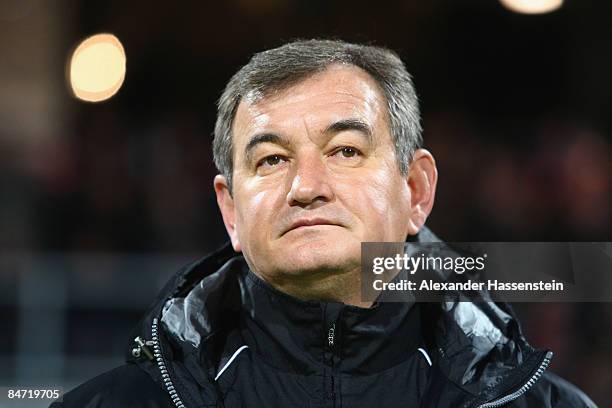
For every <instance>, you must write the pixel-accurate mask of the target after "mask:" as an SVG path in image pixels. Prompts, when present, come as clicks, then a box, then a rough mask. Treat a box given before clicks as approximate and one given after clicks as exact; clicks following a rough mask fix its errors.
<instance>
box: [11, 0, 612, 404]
mask: <svg viewBox="0 0 612 408" xmlns="http://www.w3.org/2000/svg"><path fill="white" fill-rule="evenodd" d="M103 32H108V33H112V34H114V35H116V36H117V37H118V38H119V40H120V41H121V42H122V44H123V46H124V48H125V53H126V56H127V73H126V77H125V82H124V83H123V86H122V87H121V88H120V90H119V91H118V93H117V94H115V95H114V96H113V97H112V98H110V99H108V100H106V101H103V102H100V103H87V102H83V101H80V100H78V99H76V98H74V97H73V96H72V93H71V91H70V89H69V88H70V87H69V85H67V82H66V75H65V74H66V66H67V62H68V61H69V59H70V55H71V52H72V50H73V47H75V46H76V45H77V44H78V43H79V42H80V41H82V40H83V39H84V38H86V37H87V36H90V35H93V34H97V33H103ZM312 37H318V38H320V37H333V38H340V39H344V40H349V41H355V42H368V43H374V44H377V45H384V46H387V47H389V48H392V49H394V50H396V51H397V52H398V53H399V54H400V56H401V57H402V59H403V60H404V62H405V64H406V66H407V68H408V70H409V71H410V72H411V73H412V74H413V76H414V81H415V85H416V88H417V92H418V94H419V96H420V100H421V108H422V113H423V127H424V139H425V144H426V147H427V148H428V149H429V150H430V151H432V153H433V154H434V156H435V157H436V159H437V165H438V169H439V188H438V193H437V197H436V204H435V207H434V210H433V213H432V215H431V217H430V219H429V221H428V225H429V226H430V227H431V228H432V229H433V230H434V232H436V233H437V234H438V235H439V236H440V237H441V238H443V239H445V240H447V241H612V239H611V238H612V211H611V209H612V136H611V135H612V104H611V103H610V102H609V100H610V99H611V97H612V46H611V40H612V2H610V1H607V0H600V1H588V2H585V1H578V0H566V1H565V4H563V6H562V7H561V8H560V9H558V10H556V11H554V12H551V13H547V14H538V15H527V14H521V13H516V12H513V11H510V10H509V9H507V8H505V7H504V6H503V5H502V4H501V3H500V2H499V1H498V0H463V1H452V0H431V1H409V0H404V1H397V2H392V1H377V2H371V1H356V0H351V1H323V0H228V1H223V2H181V1H177V2H173V3H169V2H163V3H153V2H144V1H132V2H125V1H118V0H107V1H103V2H102V1H80V2H79V1H74V0H58V1H54V2H47V1H42V0H40V1H34V0H0V55H1V56H0V313H1V314H2V316H3V318H2V319H0V367H1V368H2V369H1V371H0V384H12V383H16V384H24V383H25V382H33V383H35V384H42V383H47V384H60V385H63V386H64V387H66V388H70V387H71V386H73V385H75V384H77V383H80V382H82V381H84V380H85V379H87V378H89V377H90V376H92V375H94V374H97V373H99V372H100V371H102V370H106V369H109V368H112V367H114V366H115V365H118V364H120V363H121V361H122V355H123V353H124V350H125V349H126V344H127V342H128V340H129V339H127V335H128V332H129V329H130V328H131V326H132V325H133V324H135V323H136V322H137V320H138V318H139V316H140V313H142V311H143V310H144V309H145V307H146V306H147V304H148V302H150V301H151V300H152V299H153V297H154V295H155V294H156V291H157V289H158V288H159V287H160V286H161V285H162V283H163V282H164V281H165V280H166V279H167V278H168V277H169V276H170V275H171V274H172V273H173V272H174V270H175V269H176V268H177V267H178V266H179V265H181V264H182V263H184V262H187V261H189V260H192V259H196V258H197V257H200V256H202V255H204V254H205V253H207V252H208V251H210V250H212V249H214V248H216V247H217V246H219V245H220V244H222V242H223V241H224V240H225V239H226V234H225V230H224V228H223V224H222V222H221V218H220V215H219V212H218V209H217V206H216V201H215V199H214V192H213V189H212V179H213V177H214V175H215V174H216V170H215V168H214V165H213V163H212V153H211V141H212V129H213V125H214V120H215V113H216V108H215V102H216V100H217V98H218V97H219V95H220V93H221V91H222V89H223V87H224V85H225V83H226V82H227V80H228V79H229V78H230V77H231V75H232V74H233V73H234V72H235V71H236V70H237V69H238V68H239V67H240V66H241V65H243V64H245V63H246V62H247V61H248V59H249V58H250V56H251V55H252V54H253V53H255V52H257V51H261V50H263V49H266V48H270V47H274V46H278V45H281V44H282V43H283V42H285V41H287V40H290V39H294V38H312ZM611 306H612V305H611V304H610V303H607V304H598V303H583V304H569V303H567V304H551V303H546V304H522V305H517V309H518V312H519V314H520V316H521V317H522V321H523V325H524V330H525V332H526V335H527V337H528V338H529V339H530V341H531V342H532V343H533V344H534V345H536V346H546V347H550V348H552V349H553V350H554V351H555V352H556V357H555V359H554V360H553V365H552V369H553V370H554V371H556V372H557V373H559V374H561V375H563V376H565V377H566V378H568V379H569V380H570V381H572V382H574V383H576V384H577V385H579V386H580V387H581V388H582V389H583V390H585V391H586V392H587V393H588V394H590V395H591V396H592V398H593V399H594V400H595V401H596V402H597V403H598V404H600V405H601V406H602V407H603V406H612V388H610V385H611V384H612V334H611V332H612V330H611V329H612V307H611Z"/></svg>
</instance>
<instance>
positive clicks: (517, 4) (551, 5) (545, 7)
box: [499, 0, 563, 14]
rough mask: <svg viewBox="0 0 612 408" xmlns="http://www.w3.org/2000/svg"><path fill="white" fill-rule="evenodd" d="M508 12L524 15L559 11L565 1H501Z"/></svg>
mask: <svg viewBox="0 0 612 408" xmlns="http://www.w3.org/2000/svg"><path fill="white" fill-rule="evenodd" d="M499 1H500V2H501V4H502V5H503V6H504V7H506V8H507V9H508V10H512V11H514V12H517V13H522V14H543V13H550V12H551V11H555V10H557V9H558V8H559V7H561V6H562V5H563V0H499Z"/></svg>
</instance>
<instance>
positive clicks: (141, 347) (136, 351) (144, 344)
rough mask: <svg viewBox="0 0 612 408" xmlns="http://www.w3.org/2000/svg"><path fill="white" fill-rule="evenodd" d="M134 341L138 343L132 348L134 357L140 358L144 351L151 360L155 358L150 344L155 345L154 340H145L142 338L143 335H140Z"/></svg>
mask: <svg viewBox="0 0 612 408" xmlns="http://www.w3.org/2000/svg"><path fill="white" fill-rule="evenodd" d="M134 343H136V347H134V348H133V349H132V355H133V356H134V357H136V358H140V356H141V355H142V354H143V353H144V355H145V357H147V358H148V359H149V360H153V353H151V350H149V347H148V346H152V345H154V344H155V342H154V341H152V340H148V341H145V340H143V339H142V337H140V336H138V337H136V338H135V339H134Z"/></svg>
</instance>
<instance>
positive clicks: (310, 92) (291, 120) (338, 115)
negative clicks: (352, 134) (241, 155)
mask: <svg viewBox="0 0 612 408" xmlns="http://www.w3.org/2000/svg"><path fill="white" fill-rule="evenodd" d="M342 119H359V120H362V121H364V122H366V123H368V124H369V125H370V126H371V127H372V128H377V127H381V126H382V127H386V126H387V108H386V99H385V97H384V95H383V92H382V90H381V89H380V86H379V85H378V83H377V82H376V80H374V79H373V78H372V77H371V76H370V75H369V74H368V73H367V72H365V71H364V70H362V69H361V68H358V67H355V66H352V65H340V64H335V65H332V66H330V67H328V68H327V69H325V70H324V71H322V72H320V73H316V74H313V75H311V76H309V77H307V78H305V79H303V80H301V81H299V82H297V83H295V84H292V85H290V86H288V87H285V88H283V89H280V90H277V91H270V92H268V93H267V94H265V95H263V94H262V93H261V92H252V93H250V94H247V95H246V96H245V97H244V98H243V99H242V100H241V101H240V104H239V105H238V109H237V111H236V116H235V118H234V123H233V129H232V130H233V131H232V133H233V135H234V144H235V146H237V145H240V144H243V143H244V139H245V138H248V137H249V135H252V134H254V133H257V132H261V131H269V130H274V131H279V132H281V131H290V130H291V129H294V128H295V127H296V126H302V127H303V126H305V127H307V128H308V130H309V131H314V132H316V131H320V130H321V129H324V128H326V127H327V126H329V124H330V123H331V122H333V121H338V120H342ZM241 142H243V143H241Z"/></svg>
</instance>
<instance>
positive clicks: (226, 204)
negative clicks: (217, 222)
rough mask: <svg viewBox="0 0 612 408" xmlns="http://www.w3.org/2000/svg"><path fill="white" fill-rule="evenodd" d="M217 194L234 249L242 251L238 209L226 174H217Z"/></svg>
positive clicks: (215, 182) (215, 184) (215, 183)
mask: <svg viewBox="0 0 612 408" xmlns="http://www.w3.org/2000/svg"><path fill="white" fill-rule="evenodd" d="M214 186H215V194H216V195H217V204H218V205H219V209H220V210H221V216H222V217H223V223H224V224H225V230H226V231H227V234H228V235H229V237H230V239H231V241H232V246H233V247H234V251H236V252H241V251H242V247H241V246H240V241H239V240H238V229H237V227H236V211H235V206H234V198H233V197H232V195H231V194H230V190H229V187H228V185H227V180H226V179H225V176H223V175H221V174H217V175H216V176H215V181H214Z"/></svg>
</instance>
